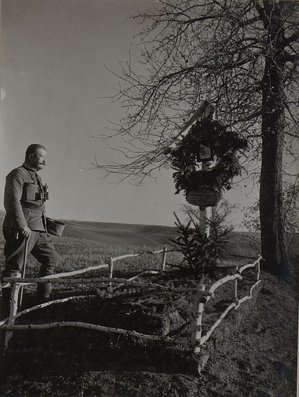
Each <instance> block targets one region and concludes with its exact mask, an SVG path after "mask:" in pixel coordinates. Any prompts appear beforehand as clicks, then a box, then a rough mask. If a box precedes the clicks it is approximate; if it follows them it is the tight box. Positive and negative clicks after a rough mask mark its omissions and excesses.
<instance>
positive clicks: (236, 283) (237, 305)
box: [234, 266, 239, 309]
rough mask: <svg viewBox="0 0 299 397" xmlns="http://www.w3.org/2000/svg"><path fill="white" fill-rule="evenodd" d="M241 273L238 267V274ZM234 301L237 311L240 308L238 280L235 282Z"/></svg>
mask: <svg viewBox="0 0 299 397" xmlns="http://www.w3.org/2000/svg"><path fill="white" fill-rule="evenodd" d="M238 272H239V266H236V273H238ZM234 301H235V304H236V309H237V308H238V307H239V299H238V279H237V278H236V279H235V282H234Z"/></svg>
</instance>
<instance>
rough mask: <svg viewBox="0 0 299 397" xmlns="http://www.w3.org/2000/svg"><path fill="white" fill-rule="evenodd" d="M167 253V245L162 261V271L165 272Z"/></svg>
mask: <svg viewBox="0 0 299 397" xmlns="http://www.w3.org/2000/svg"><path fill="white" fill-rule="evenodd" d="M166 255H167V247H163V253H162V263H161V271H162V272H164V271H165V268H166Z"/></svg>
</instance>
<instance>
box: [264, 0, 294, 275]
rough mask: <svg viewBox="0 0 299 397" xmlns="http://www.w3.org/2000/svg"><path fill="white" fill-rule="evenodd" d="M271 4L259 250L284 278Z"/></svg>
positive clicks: (280, 62) (280, 108)
mask: <svg viewBox="0 0 299 397" xmlns="http://www.w3.org/2000/svg"><path fill="white" fill-rule="evenodd" d="M274 4H275V3H273V2H272V1H271V2H268V1H265V2H264V5H265V11H266V13H267V14H268V15H267V16H269V15H270V14H271V17H270V18H269V21H270V22H269V23H268V26H267V30H268V39H269V43H268V54H267V55H266V60H265V69H264V77H263V103H262V106H263V116H262V165H261V178H260V222H261V247H262V256H263V258H264V259H265V264H264V269H266V270H267V271H269V272H271V273H273V274H277V275H279V276H280V277H282V278H285V277H286V276H287V274H288V255H287V249H286V233H285V225H284V216H283V203H282V160H283V159H282V157H283V142H284V129H285V116H284V104H283V99H284V93H283V74H284V66H285V65H284V64H285V61H284V59H283V55H282V54H283V49H284V47H283V40H284V35H283V22H282V18H281V9H280V6H279V5H276V4H275V5H274ZM267 5H268V7H267Z"/></svg>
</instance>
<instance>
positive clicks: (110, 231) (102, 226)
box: [64, 221, 175, 247]
mask: <svg viewBox="0 0 299 397" xmlns="http://www.w3.org/2000/svg"><path fill="white" fill-rule="evenodd" d="M65 223H66V224H67V226H66V228H65V232H64V236H65V237H73V238H79V239H86V240H95V241H105V242H106V243H107V244H113V245H119V244H120V245H135V246H139V247H140V246H143V245H146V246H153V247H156V246H161V244H166V243H168V242H169V239H170V238H174V237H175V228H174V227H170V226H154V225H134V224H125V223H108V222H83V221H65Z"/></svg>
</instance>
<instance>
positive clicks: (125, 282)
mask: <svg viewBox="0 0 299 397" xmlns="http://www.w3.org/2000/svg"><path fill="white" fill-rule="evenodd" d="M174 251H177V250H167V248H166V247H164V248H163V249H162V250H158V251H145V252H142V253H136V254H126V255H121V256H117V257H113V258H112V257H111V258H109V260H108V263H105V264H100V265H96V266H90V267H87V268H85V269H80V270H76V271H71V272H64V273H57V274H53V275H50V276H46V277H41V278H26V277H25V278H20V277H10V278H8V277H6V278H4V279H3V282H5V283H6V284H5V285H3V287H2V288H8V287H10V288H12V293H11V300H10V314H9V317H7V318H6V319H4V320H2V321H0V330H1V329H2V330H5V331H6V337H5V348H6V347H7V346H8V343H9V341H10V339H11V337H12V332H13V331H15V330H16V331H17V330H33V329H47V328H57V327H80V328H86V329H91V330H95V331H100V332H109V333H116V334H121V335H127V336H132V337H136V338H142V339H146V340H153V341H164V342H165V341H167V342H170V343H175V342H176V341H175V339H174V338H173V337H169V336H167V335H161V336H160V335H148V334H144V333H140V332H137V331H134V330H126V329H121V328H114V327H107V326H102V325H97V324H90V323H83V322H79V321H78V322H75V321H61V322H52V323H45V324H27V325H26V324H25V325H22V324H16V323H15V322H16V320H17V319H19V318H20V317H22V316H24V315H26V314H28V313H32V312H33V311H36V310H38V309H42V308H45V307H48V306H50V305H53V304H58V303H64V302H67V301H70V300H73V299H81V298H86V295H81V296H78V295H77V296H70V297H66V298H61V299H55V300H52V301H48V302H45V303H41V304H38V305H35V306H32V307H30V308H27V309H25V310H22V311H19V312H18V302H19V292H20V288H21V286H22V287H23V286H25V285H29V284H39V283H46V282H49V281H51V282H52V283H57V284H60V283H70V284H93V283H94V284H95V283H102V284H104V285H107V286H108V290H109V292H110V294H113V293H114V292H115V291H116V290H117V289H118V288H120V287H121V286H125V287H134V288H143V289H148V290H151V291H163V292H166V293H178V292H185V293H192V294H193V295H194V312H195V326H194V334H193V335H192V346H193V351H194V353H195V354H199V353H200V350H201V347H202V346H203V345H204V344H205V343H206V342H207V341H208V340H209V338H210V337H211V335H212V333H213V332H214V330H215V329H216V328H217V327H218V326H219V325H220V324H221V323H222V321H223V320H224V318H225V317H226V316H227V315H228V313H229V312H230V311H231V310H233V309H235V310H236V309H238V308H239V307H240V305H241V304H242V303H244V302H246V301H247V300H248V299H251V298H252V296H253V295H252V294H253V291H254V289H255V288H256V287H257V286H258V285H259V284H260V283H261V279H260V274H261V272H260V262H261V259H262V257H261V256H259V257H258V258H257V259H256V260H255V262H253V263H249V264H246V265H243V266H242V267H240V268H239V267H236V273H235V274H233V275H228V276H225V277H223V278H222V279H220V280H217V281H216V282H215V283H214V284H213V285H212V286H211V287H210V288H209V289H206V286H205V285H200V286H199V287H197V288H184V287H178V288H174V287H167V286H164V285H160V284H157V283H151V282H143V281H136V279H138V277H140V276H142V275H144V274H158V273H160V272H165V270H166V256H167V252H174ZM145 254H151V255H162V258H161V262H160V270H159V271H154V270H145V271H142V272H140V273H138V274H136V275H135V276H133V277H131V278H129V279H126V278H115V277H113V273H114V264H115V263H116V262H117V261H121V260H123V259H127V258H132V257H138V256H141V255H145ZM102 268H108V272H109V277H99V278H69V277H73V276H78V275H80V274H84V273H87V272H90V271H95V270H98V269H102ZM252 268H253V269H255V282H254V284H253V285H252V286H251V288H250V292H249V294H248V295H246V296H244V297H242V298H241V297H239V296H238V295H239V294H238V292H239V290H238V282H239V281H240V280H242V279H243V276H242V273H243V272H244V271H246V270H248V269H252ZM229 282H233V289H232V300H233V301H232V303H231V304H230V305H229V306H228V307H227V308H226V309H225V310H224V312H223V313H222V314H221V315H220V317H219V318H218V319H217V321H215V323H214V324H213V325H212V326H211V327H210V329H209V330H208V331H207V332H206V333H205V334H204V335H203V319H204V313H205V310H204V309H205V305H206V304H207V303H208V302H209V301H210V300H211V299H213V297H214V296H215V293H216V291H217V290H218V288H220V287H221V286H223V285H224V284H226V283H229ZM115 284H116V286H114V287H113V285H115Z"/></svg>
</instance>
